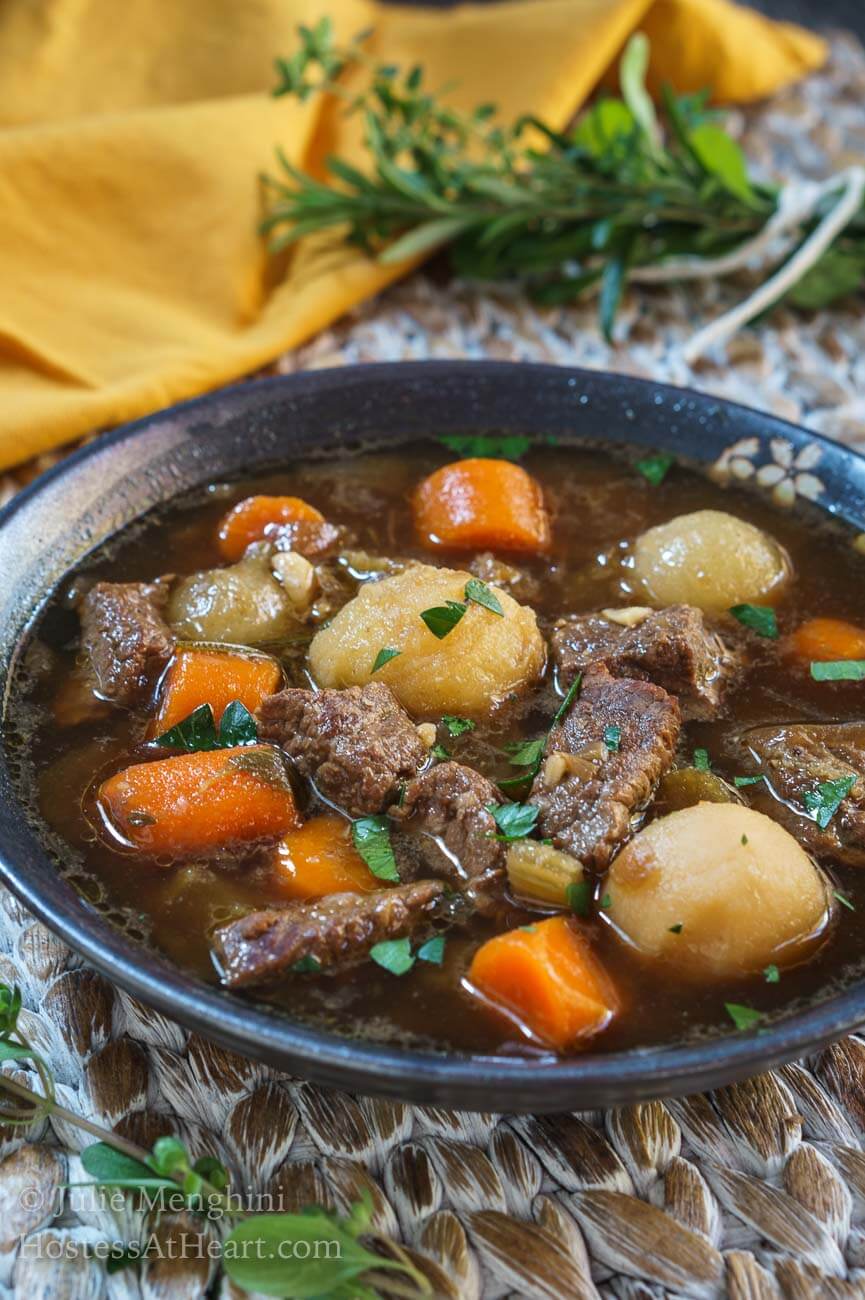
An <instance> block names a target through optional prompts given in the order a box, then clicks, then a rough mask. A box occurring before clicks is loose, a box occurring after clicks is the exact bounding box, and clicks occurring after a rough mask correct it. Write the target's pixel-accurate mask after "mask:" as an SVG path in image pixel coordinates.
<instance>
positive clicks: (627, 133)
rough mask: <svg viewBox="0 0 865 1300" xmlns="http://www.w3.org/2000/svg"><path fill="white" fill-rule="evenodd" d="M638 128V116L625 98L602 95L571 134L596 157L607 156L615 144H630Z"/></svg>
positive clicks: (574, 140) (575, 142)
mask: <svg viewBox="0 0 865 1300" xmlns="http://www.w3.org/2000/svg"><path fill="white" fill-rule="evenodd" d="M636 129H637V122H636V119H635V118H634V115H633V113H632V112H631V110H630V109H629V108H628V106H627V104H624V103H623V102H622V100H621V99H601V100H599V101H598V103H597V104H595V106H594V107H593V108H591V109H590V110H589V111H588V112H587V113H584V114H583V116H582V117H581V118H580V120H579V122H578V123H577V125H576V127H575V129H574V132H573V134H572V137H571V138H572V140H573V143H574V144H576V145H578V146H579V147H580V148H582V149H585V150H586V152H587V153H589V154H591V155H592V156H593V157H594V158H603V157H604V156H605V155H607V154H609V152H610V148H611V146H615V145H616V144H617V143H618V144H622V145H625V144H628V143H629V142H630V141H631V140H632V138H633V136H634V133H635V131H636Z"/></svg>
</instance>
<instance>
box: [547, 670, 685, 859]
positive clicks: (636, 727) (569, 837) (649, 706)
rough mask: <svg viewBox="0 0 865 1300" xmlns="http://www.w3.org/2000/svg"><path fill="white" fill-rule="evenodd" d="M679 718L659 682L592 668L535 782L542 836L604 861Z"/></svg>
mask: <svg viewBox="0 0 865 1300" xmlns="http://www.w3.org/2000/svg"><path fill="white" fill-rule="evenodd" d="M680 725H681V716H680V713H679V705H678V702H677V701H676V700H675V699H674V698H673V696H671V695H668V694H667V692H666V691H665V690H662V689H661V687H660V686H655V685H654V683H652V682H643V681H634V680H633V679H630V678H625V677H618V678H617V677H612V676H611V675H610V673H609V672H608V671H607V669H606V668H605V667H603V666H599V667H592V668H590V669H589V670H588V671H587V672H586V674H585V675H584V677H583V682H582V687H581V690H580V694H579V697H578V699H577V700H576V701H575V702H574V704H573V705H572V706H571V709H570V710H569V712H568V713H567V715H566V716H565V718H564V719H563V720H562V722H561V723H560V724H559V725H558V726H556V727H554V728H553V730H552V731H551V732H550V736H549V738H548V740H547V745H546V750H545V754H544V760H543V763H542V766H541V770H540V772H539V773H538V775H537V776H536V777H535V781H534V785H533V786H532V793H531V796H530V802H531V803H534V804H537V805H538V807H539V808H540V815H539V817H538V830H539V832H540V834H541V836H542V837H548V838H551V839H552V841H553V844H554V845H555V847H556V848H557V849H564V850H565V852H567V853H571V854H573V856H574V857H575V858H579V860H580V861H581V862H582V863H583V864H584V865H585V866H587V867H593V868H595V869H598V870H600V869H602V868H604V867H606V866H607V864H608V863H609V862H610V860H611V858H612V857H613V855H614V854H615V852H616V850H617V849H618V848H619V847H620V846H621V845H622V844H623V843H624V842H625V840H626V839H628V837H629V836H630V834H631V832H632V830H634V829H635V823H636V821H637V819H638V814H639V813H640V812H641V811H642V810H643V808H645V806H646V804H647V803H648V802H649V799H650V798H651V796H652V793H653V791H654V789H655V786H656V785H657V783H658V781H659V780H660V778H661V777H662V776H663V774H664V772H666V771H667V769H668V768H669V766H670V764H671V762H672V760H673V754H674V751H675V748H676V742H677V740H678V738H679V729H680ZM610 728H616V729H617V730H616V731H613V732H611V731H610ZM605 733H606V740H605ZM611 736H612V737H614V738H615V739H614V744H617V745H618V748H615V747H613V748H611V747H610V745H609V744H608V743H607V741H609V740H610V739H611Z"/></svg>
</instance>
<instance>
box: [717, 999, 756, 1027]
mask: <svg viewBox="0 0 865 1300" xmlns="http://www.w3.org/2000/svg"><path fill="white" fill-rule="evenodd" d="M724 1010H725V1011H726V1013H727V1015H728V1016H729V1017H730V1019H731V1020H732V1022H733V1024H734V1025H735V1026H736V1028H737V1029H753V1028H754V1026H755V1025H758V1024H759V1023H760V1021H761V1020H762V1019H763V1013H762V1011H755V1010H754V1008H753V1007H743V1006H742V1005H741V1003H739V1002H725V1003H724Z"/></svg>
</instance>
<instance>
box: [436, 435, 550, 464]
mask: <svg viewBox="0 0 865 1300" xmlns="http://www.w3.org/2000/svg"><path fill="white" fill-rule="evenodd" d="M439 442H441V443H443V444H444V446H445V447H447V448H448V449H449V450H450V451H455V452H456V453H457V455H458V456H461V457H475V456H480V457H486V458H490V459H493V460H519V459H520V458H521V457H522V456H525V454H526V452H527V451H528V450H529V449H530V447H531V445H532V440H531V438H527V437H525V436H524V435H523V434H519V433H514V434H505V435H502V436H497V435H494V434H487V433H473V434H462V433H443V434H442V435H441V436H440V437H439Z"/></svg>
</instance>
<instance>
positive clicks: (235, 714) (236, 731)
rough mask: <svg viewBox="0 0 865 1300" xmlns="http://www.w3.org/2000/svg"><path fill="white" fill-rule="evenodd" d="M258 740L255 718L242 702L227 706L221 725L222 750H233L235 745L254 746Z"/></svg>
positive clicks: (220, 744)
mask: <svg viewBox="0 0 865 1300" xmlns="http://www.w3.org/2000/svg"><path fill="white" fill-rule="evenodd" d="M257 740H258V727H257V726H256V723H255V718H254V717H253V716H252V714H251V713H250V712H249V709H247V708H246V706H245V705H243V704H241V702H240V700H232V701H231V703H230V704H228V705H226V708H225V711H224V713H223V715H222V718H221V719H220V723H219V746H220V749H233V748H234V746H235V745H254V744H255V743H256V742H257Z"/></svg>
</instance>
